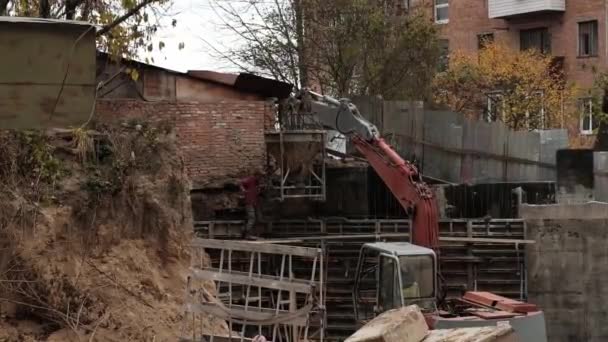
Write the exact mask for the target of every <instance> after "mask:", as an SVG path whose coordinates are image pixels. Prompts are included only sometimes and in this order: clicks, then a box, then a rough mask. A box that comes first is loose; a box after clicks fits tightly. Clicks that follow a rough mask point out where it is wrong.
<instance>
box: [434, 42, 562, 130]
mask: <svg viewBox="0 0 608 342" xmlns="http://www.w3.org/2000/svg"><path fill="white" fill-rule="evenodd" d="M433 87H434V91H433V93H434V94H435V101H436V102H437V103H439V104H443V105H445V106H447V107H449V108H450V109H452V110H454V111H457V112H462V113H464V114H465V115H468V116H469V117H472V118H476V119H478V118H480V117H481V115H482V114H483V115H484V116H485V118H486V119H491V120H502V121H503V122H504V123H505V124H507V125H508V126H509V127H510V128H511V129H515V130H523V129H529V130H533V129H541V128H550V127H560V126H561V125H563V124H564V122H565V121H567V117H569V116H570V114H569V113H571V112H570V111H564V104H569V103H572V102H573V95H574V87H573V86H572V85H566V84H565V83H564V82H563V81H562V78H561V76H560V75H559V70H558V69H557V68H555V67H554V64H553V60H552V58H551V57H550V56H547V55H543V54H540V53H538V52H536V51H534V50H530V51H519V50H513V49H511V48H509V47H507V46H505V45H503V44H500V43H489V44H487V45H485V47H484V49H482V50H481V51H479V54H478V55H473V54H466V53H462V52H456V53H454V54H452V55H451V56H450V60H449V66H448V69H447V70H446V71H444V72H441V73H439V74H437V76H436V78H435V80H434V84H433ZM488 104H490V106H488ZM488 107H489V108H488Z"/></svg>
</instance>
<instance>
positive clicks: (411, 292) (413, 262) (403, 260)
mask: <svg viewBox="0 0 608 342" xmlns="http://www.w3.org/2000/svg"><path fill="white" fill-rule="evenodd" d="M399 266H400V267H401V286H402V294H403V298H404V301H405V302H406V303H407V302H408V300H412V299H418V298H429V297H434V296H435V286H434V284H435V282H434V267H433V258H432V257H431V256H430V255H405V256H401V257H399Z"/></svg>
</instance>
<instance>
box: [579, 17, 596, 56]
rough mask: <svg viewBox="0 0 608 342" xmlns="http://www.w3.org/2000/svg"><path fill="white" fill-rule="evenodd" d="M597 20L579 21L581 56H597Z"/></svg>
mask: <svg viewBox="0 0 608 342" xmlns="http://www.w3.org/2000/svg"><path fill="white" fill-rule="evenodd" d="M597 45H598V37H597V20H593V21H585V22H582V23H578V55H579V57H591V56H597V51H598V48H597Z"/></svg>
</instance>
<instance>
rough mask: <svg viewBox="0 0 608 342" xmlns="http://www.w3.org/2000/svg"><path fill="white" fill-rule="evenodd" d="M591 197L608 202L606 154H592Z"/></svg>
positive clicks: (607, 158)
mask: <svg viewBox="0 0 608 342" xmlns="http://www.w3.org/2000/svg"><path fill="white" fill-rule="evenodd" d="M593 176H594V178H593V179H594V180H593V197H594V199H595V200H596V201H600V202H608V152H594V153H593Z"/></svg>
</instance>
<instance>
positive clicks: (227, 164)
mask: <svg viewBox="0 0 608 342" xmlns="http://www.w3.org/2000/svg"><path fill="white" fill-rule="evenodd" d="M270 108H271V107H270V106H269V105H268V103H267V102H264V101H222V102H214V103H199V102H186V103H172V102H143V101H138V100H98V102H97V107H96V113H97V116H98V119H99V120H101V121H108V120H110V121H111V120H121V119H128V118H135V117H139V118H145V119H147V120H150V121H152V122H154V121H169V122H171V123H172V124H174V126H175V132H176V136H177V142H178V145H179V148H180V149H181V151H182V154H183V156H184V160H185V163H186V167H187V169H188V172H189V174H190V177H191V179H192V183H193V188H195V189H196V188H201V187H205V186H206V185H208V184H210V183H214V182H222V181H224V180H229V179H231V178H235V177H241V176H244V175H246V174H248V173H251V172H253V170H255V169H261V168H262V167H263V166H264V164H265V162H266V159H265V153H266V148H265V144H264V121H265V120H264V118H265V117H266V116H267V115H266V112H267V111H268V110H269V109H270Z"/></svg>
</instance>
